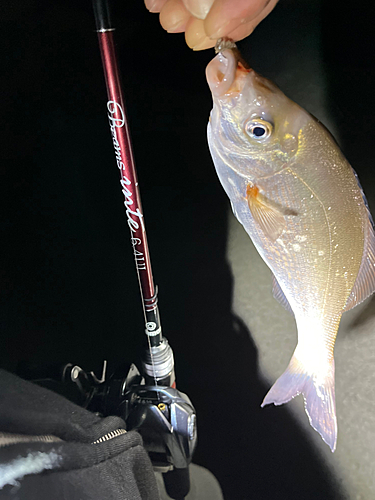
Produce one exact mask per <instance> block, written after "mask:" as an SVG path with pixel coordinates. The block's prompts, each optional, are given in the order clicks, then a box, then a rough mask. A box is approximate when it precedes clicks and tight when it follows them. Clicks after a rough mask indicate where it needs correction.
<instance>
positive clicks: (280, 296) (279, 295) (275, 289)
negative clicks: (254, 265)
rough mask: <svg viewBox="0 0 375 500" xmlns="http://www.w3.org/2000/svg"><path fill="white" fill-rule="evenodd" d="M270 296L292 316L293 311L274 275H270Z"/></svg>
mask: <svg viewBox="0 0 375 500" xmlns="http://www.w3.org/2000/svg"><path fill="white" fill-rule="evenodd" d="M272 295H273V297H274V298H275V299H276V300H277V301H278V302H279V303H280V304H281V305H282V306H283V307H285V309H286V310H287V311H289V312H290V313H292V314H293V315H294V312H293V309H292V308H291V306H290V304H289V302H288V299H287V298H286V297H285V294H284V292H283V291H282V289H281V286H280V285H279V282H278V281H277V279H276V278H275V276H274V275H272Z"/></svg>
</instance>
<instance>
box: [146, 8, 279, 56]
mask: <svg viewBox="0 0 375 500" xmlns="http://www.w3.org/2000/svg"><path fill="white" fill-rule="evenodd" d="M144 1H145V5H146V7H147V9H148V10H149V11H150V12H160V16H159V19H160V24H161V25H162V27H163V28H164V29H165V30H166V31H168V33H183V32H185V40H186V43H187V44H188V46H189V47H190V48H191V49H193V50H204V49H209V48H211V47H214V46H215V44H216V40H217V39H218V38H222V37H224V36H228V37H229V38H232V39H233V40H234V41H238V40H242V39H243V38H245V37H247V36H248V35H250V33H252V32H253V31H254V29H255V28H256V26H257V25H258V24H259V23H260V22H261V21H262V20H263V19H264V18H265V17H266V16H267V15H268V14H269V13H270V12H271V11H272V9H273V8H274V7H275V5H276V3H277V0H144Z"/></svg>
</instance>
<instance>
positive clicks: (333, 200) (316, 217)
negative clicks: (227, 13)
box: [206, 45, 375, 451]
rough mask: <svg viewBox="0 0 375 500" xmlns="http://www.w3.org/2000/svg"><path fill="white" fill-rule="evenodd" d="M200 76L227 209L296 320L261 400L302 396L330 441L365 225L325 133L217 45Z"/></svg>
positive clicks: (345, 169) (361, 292)
mask: <svg viewBox="0 0 375 500" xmlns="http://www.w3.org/2000/svg"><path fill="white" fill-rule="evenodd" d="M206 76H207V81H208V84H209V87H210V89H211V92H212V97H213V109H212V111H211V115H210V121H209V124H208V143H209V147H210V151H211V155H212V158H213V161H214V164H215V168H216V171H217V174H218V176H219V179H220V181H221V184H222V185H223V187H224V190H225V191H226V193H227V195H228V197H229V199H230V201H231V205H232V209H233V212H234V214H235V216H236V217H237V219H238V220H239V221H240V223H241V224H242V225H243V227H244V228H245V230H246V231H247V233H248V234H249V236H250V237H251V239H252V241H253V243H254V245H255V247H256V249H257V250H258V252H259V254H260V255H261V257H262V258H263V260H264V261H265V263H266V264H267V265H268V267H269V268H270V269H271V271H272V273H273V276H274V277H273V294H274V297H275V298H276V299H278V300H279V301H280V302H281V303H282V304H283V305H284V306H285V307H286V308H287V309H289V310H290V311H291V312H292V313H293V314H294V316H295V320H296V323H297V329H298V344H297V347H296V349H295V351H294V353H293V356H292V358H291V360H290V363H289V365H288V367H287V369H286V370H285V372H284V373H283V374H282V375H281V376H280V377H279V378H278V379H277V381H276V382H275V384H274V385H273V386H272V388H271V389H270V391H269V392H268V394H267V395H266V397H265V398H264V401H263V403H262V406H264V405H266V404H269V403H274V404H275V405H280V404H283V403H286V402H287V401H289V400H290V399H292V398H294V397H295V396H297V395H298V394H303V396H304V399H305V410H306V413H307V415H308V417H309V420H310V424H311V425H312V427H313V428H314V429H315V430H316V431H318V432H319V434H320V435H321V437H322V438H323V440H324V441H325V442H326V443H327V444H328V445H329V446H330V448H331V450H332V451H334V450H335V448H336V440H337V420H336V408H335V387H334V371H335V368H334V358H333V350H334V344H335V340H336V334H337V330H338V327H339V323H340V319H341V316H342V314H343V312H344V311H346V310H349V309H351V308H352V307H354V306H355V305H357V304H358V303H360V302H362V301H363V300H364V299H365V298H366V297H368V296H369V295H370V294H371V293H373V292H374V290H375V236H374V229H373V222H372V218H371V215H370V212H369V210H368V206H367V202H366V199H365V196H364V194H363V191H362V188H361V186H360V184H359V181H358V178H357V176H356V174H355V172H354V170H353V169H352V168H351V166H350V165H349V163H348V162H347V160H346V159H345V158H344V156H343V154H342V153H341V151H340V149H339V147H338V146H337V144H336V142H335V141H334V139H333V138H332V136H331V135H330V134H329V132H328V131H327V130H326V129H325V128H324V127H323V126H322V125H321V124H320V123H319V122H318V121H317V120H316V119H315V118H314V117H312V116H311V115H310V114H309V113H307V112H306V111H305V110H303V109H302V108H301V107H300V106H298V105H297V104H296V103H294V102H293V101H291V100H290V99H288V98H287V97H286V96H285V95H284V94H283V93H282V92H281V91H280V90H279V89H278V88H277V87H276V86H275V85H274V84H273V83H272V82H270V81H269V80H267V79H265V78H263V77H262V76H260V75H258V74H257V73H256V72H255V71H254V70H252V69H249V68H248V67H247V65H246V63H244V61H243V60H242V59H241V57H240V56H239V55H238V51H237V50H236V49H235V48H231V47H230V48H225V45H224V47H222V48H221V51H220V52H219V54H218V55H217V56H216V57H215V58H214V59H213V60H212V61H211V62H210V63H209V64H208V66H207V69H206Z"/></svg>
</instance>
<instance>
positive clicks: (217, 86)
mask: <svg viewBox="0 0 375 500" xmlns="http://www.w3.org/2000/svg"><path fill="white" fill-rule="evenodd" d="M236 69H237V59H236V58H235V56H234V54H233V51H232V50H230V49H225V50H223V51H222V52H219V54H217V56H216V57H214V58H213V59H212V61H211V62H209V63H208V65H207V68H206V78H207V83H208V86H209V87H210V89H211V92H212V94H213V95H214V96H215V97H221V96H223V95H224V94H226V93H227V92H228V91H229V89H230V88H231V86H232V84H233V82H234V80H235V78H236Z"/></svg>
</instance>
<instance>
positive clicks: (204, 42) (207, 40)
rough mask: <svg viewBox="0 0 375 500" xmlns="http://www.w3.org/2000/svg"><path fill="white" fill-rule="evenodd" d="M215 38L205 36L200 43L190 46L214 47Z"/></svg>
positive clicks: (197, 48)
mask: <svg viewBox="0 0 375 500" xmlns="http://www.w3.org/2000/svg"><path fill="white" fill-rule="evenodd" d="M215 43H216V40H211V39H210V38H208V36H205V37H204V38H203V40H202V41H201V42H200V43H197V44H196V45H194V47H192V49H193V50H205V49H210V48H211V47H215Z"/></svg>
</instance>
